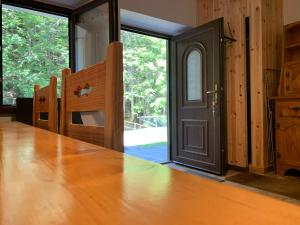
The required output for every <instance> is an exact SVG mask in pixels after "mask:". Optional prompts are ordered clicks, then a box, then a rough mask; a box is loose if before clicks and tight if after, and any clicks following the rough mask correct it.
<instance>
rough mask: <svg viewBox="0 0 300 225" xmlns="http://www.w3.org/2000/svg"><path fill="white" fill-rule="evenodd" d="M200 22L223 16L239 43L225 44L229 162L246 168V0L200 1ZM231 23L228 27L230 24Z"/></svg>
mask: <svg viewBox="0 0 300 225" xmlns="http://www.w3.org/2000/svg"><path fill="white" fill-rule="evenodd" d="M198 12H199V13H198V24H199V25H201V24H204V23H207V22H209V21H211V20H214V19H217V18H220V17H224V27H225V34H226V35H227V36H230V31H229V26H230V30H231V33H232V35H233V37H234V38H235V39H236V40H237V42H235V43H232V44H228V45H226V62H225V69H226V79H227V81H226V83H227V115H228V118H227V126H228V137H227V139H228V146H227V150H228V164H230V165H234V166H239V167H246V166H247V165H248V157H247V129H246V128H247V127H246V76H245V71H246V64H245V17H246V15H247V0H199V1H198ZM228 24H229V26H228Z"/></svg>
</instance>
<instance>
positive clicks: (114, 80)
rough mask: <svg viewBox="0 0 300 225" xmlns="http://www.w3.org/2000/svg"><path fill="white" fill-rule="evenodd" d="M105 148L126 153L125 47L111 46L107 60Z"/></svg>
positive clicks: (118, 44)
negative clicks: (124, 105)
mask: <svg viewBox="0 0 300 225" xmlns="http://www.w3.org/2000/svg"><path fill="white" fill-rule="evenodd" d="M106 64H107V66H106V81H105V83H106V84H105V86H106V89H105V120H104V128H105V132H104V147H108V148H113V149H116V150H118V151H121V152H123V151H124V149H123V148H124V147H123V146H124V137H123V135H124V109H123V108H124V107H123V46H122V44H121V43H119V42H114V43H112V44H110V45H109V47H108V50H107V60H106Z"/></svg>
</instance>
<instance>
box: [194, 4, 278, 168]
mask: <svg viewBox="0 0 300 225" xmlns="http://www.w3.org/2000/svg"><path fill="white" fill-rule="evenodd" d="M246 16H250V35H251V37H250V50H251V53H250V67H251V105H252V111H251V122H252V134H251V136H252V159H253V161H252V164H251V165H250V167H252V168H257V169H258V170H260V169H263V168H265V167H267V166H268V158H269V157H268V151H267V145H266V144H267V143H266V142H265V140H266V138H265V135H266V121H265V119H266V115H265V113H266V112H265V111H266V104H265V103H266V102H265V94H266V93H265V82H266V81H265V80H266V78H265V77H264V76H265V74H267V75H266V76H268V82H269V83H270V85H269V86H270V87H269V90H276V89H277V87H276V85H278V80H279V76H278V72H276V71H278V70H280V61H281V56H280V55H281V39H282V23H283V22H282V0H275V1H272V0H198V24H199V25H201V24H204V23H207V22H209V21H211V20H214V19H217V18H219V17H224V21H225V34H226V35H227V36H230V30H229V27H228V24H229V26H230V28H231V33H232V35H233V37H234V38H235V39H236V40H237V42H234V43H232V44H227V45H226V59H225V60H226V62H225V65H226V66H225V68H226V73H225V74H226V81H227V82H226V83H227V135H228V136H227V140H228V146H227V150H228V164H229V165H233V166H239V167H248V146H247V135H248V134H247V123H246V121H247V119H246V118H247V108H246V107H247V104H246V103H247V102H246V97H247V95H246V55H245V54H246V49H245V17H246ZM266 71H267V72H266ZM273 92H274V91H273ZM273 92H272V93H273Z"/></svg>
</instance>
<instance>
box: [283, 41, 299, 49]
mask: <svg viewBox="0 0 300 225" xmlns="http://www.w3.org/2000/svg"><path fill="white" fill-rule="evenodd" d="M298 47H300V42H298V43H294V44H289V45H286V46H285V49H291V48H298Z"/></svg>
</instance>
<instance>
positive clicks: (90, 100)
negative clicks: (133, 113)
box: [60, 42, 124, 152]
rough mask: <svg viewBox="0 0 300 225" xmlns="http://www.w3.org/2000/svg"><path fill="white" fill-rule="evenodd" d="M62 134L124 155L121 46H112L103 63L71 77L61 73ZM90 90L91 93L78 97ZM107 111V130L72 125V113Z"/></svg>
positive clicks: (63, 72) (117, 43)
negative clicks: (80, 93)
mask: <svg viewBox="0 0 300 225" xmlns="http://www.w3.org/2000/svg"><path fill="white" fill-rule="evenodd" d="M62 83H63V84H62V101H61V125H60V127H61V130H60V133H61V134H63V135H68V136H71V137H74V138H78V139H80V140H85V141H87V142H90V143H94V144H98V145H101V146H105V147H109V148H112V149H115V150H118V151H121V152H122V151H123V132H124V115H123V55H122V44H121V43H119V42H113V43H111V44H110V45H109V47H108V49H107V58H106V60H105V61H104V62H101V63H98V64H96V65H93V66H91V67H89V68H87V69H84V70H81V71H79V72H76V73H73V74H71V70H70V69H65V70H63V71H62ZM86 86H88V87H89V88H91V92H89V93H87V94H83V95H78V94H79V91H81V90H82V89H83V88H85V87H86ZM87 111H89V112H96V111H104V128H103V127H94V126H85V125H76V126H73V125H72V112H87Z"/></svg>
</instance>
